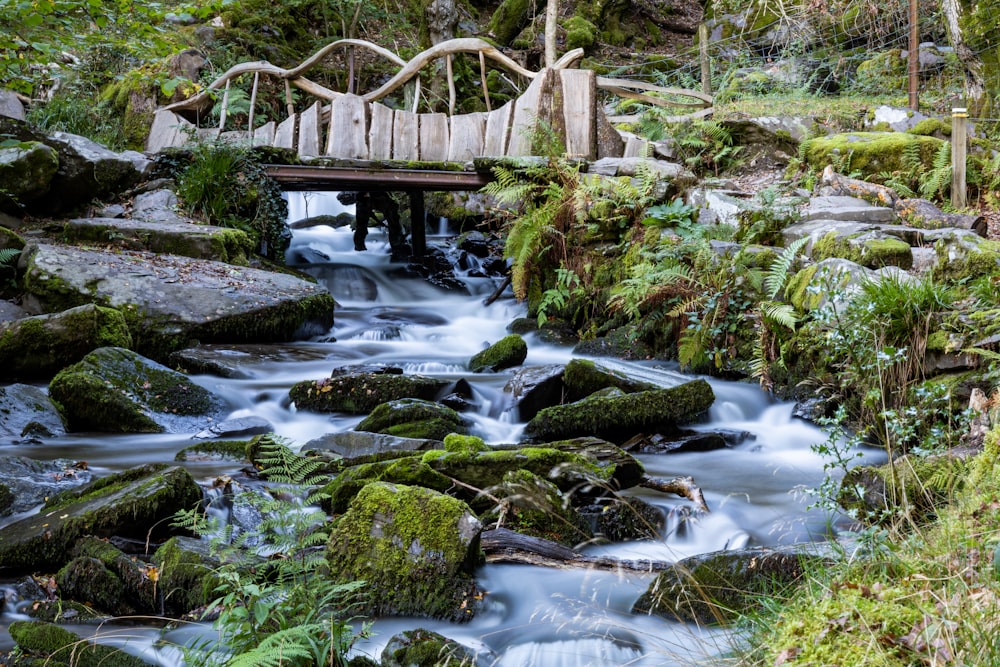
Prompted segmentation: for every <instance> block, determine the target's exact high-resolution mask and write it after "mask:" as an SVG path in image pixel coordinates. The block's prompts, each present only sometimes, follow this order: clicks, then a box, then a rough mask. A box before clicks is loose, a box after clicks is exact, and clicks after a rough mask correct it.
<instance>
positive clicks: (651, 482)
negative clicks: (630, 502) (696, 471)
mask: <svg viewBox="0 0 1000 667" xmlns="http://www.w3.org/2000/svg"><path fill="white" fill-rule="evenodd" d="M639 486H642V487H645V488H647V489H653V490H654V491H660V492H662V493H673V494H674V495H678V496H680V497H682V498H687V499H688V500H690V501H691V502H693V503H694V504H695V505H697V506H698V509H700V510H701V511H702V512H708V511H709V510H708V503H706V502H705V496H704V494H702V492H701V488H700V487H699V486H697V485H696V484H695V483H694V478H693V477H674V478H673V479H661V478H659V477H650V476H649V475H643V476H642V479H641V480H639Z"/></svg>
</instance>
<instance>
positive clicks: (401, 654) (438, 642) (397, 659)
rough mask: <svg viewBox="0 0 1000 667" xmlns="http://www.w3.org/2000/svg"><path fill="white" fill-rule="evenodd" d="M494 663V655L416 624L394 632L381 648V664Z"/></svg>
mask: <svg viewBox="0 0 1000 667" xmlns="http://www.w3.org/2000/svg"><path fill="white" fill-rule="evenodd" d="M480 664H483V665H486V664H495V656H492V655H489V654H487V655H480V654H477V653H476V652H475V651H473V650H472V649H470V648H469V647H467V646H464V645H462V644H459V643H458V642H456V641H455V640H453V639H448V638H447V637H445V636H443V635H440V634H438V633H436V632H432V631H431V630H424V629H423V628H417V629H416V630H405V631H403V632H400V633H399V634H396V635H393V636H392V637H391V638H390V639H389V643H387V644H386V645H385V648H384V649H382V660H381V663H380V665H381V667H460V666H463V665H464V666H465V667H476V666H477V665H480Z"/></svg>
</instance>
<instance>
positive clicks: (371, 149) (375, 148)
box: [368, 102, 394, 160]
mask: <svg viewBox="0 0 1000 667" xmlns="http://www.w3.org/2000/svg"><path fill="white" fill-rule="evenodd" d="M371 113H372V117H371V123H369V125H368V154H369V156H370V158H371V159H372V160H391V159H392V119H393V116H394V114H393V111H392V109H390V108H389V107H387V106H385V105H384V104H379V103H378V102H373V103H372V105H371Z"/></svg>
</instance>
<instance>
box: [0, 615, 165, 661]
mask: <svg viewBox="0 0 1000 667" xmlns="http://www.w3.org/2000/svg"><path fill="white" fill-rule="evenodd" d="M8 629H9V631H10V636H11V638H12V639H13V640H14V642H15V643H16V644H17V646H18V648H19V649H21V651H22V652H23V653H24V654H25V655H27V656H34V657H38V658H42V659H45V660H46V663H45V664H54V665H62V664H66V665H73V666H74V667H144V666H146V665H149V664H150V663H148V662H146V661H144V660H142V659H140V658H137V657H135V656H133V655H129V654H128V653H125V652H124V651H121V650H120V649H116V648H112V647H110V646H103V645H99V644H92V643H91V642H90V641H89V640H87V639H82V638H81V637H79V636H78V635H75V634H73V633H72V632H70V631H69V630H64V629H63V628H61V627H59V626H58V625H55V624H54V623H45V622H43V621H14V622H13V623H11V624H10V627H9V628H8ZM18 664H20V663H18Z"/></svg>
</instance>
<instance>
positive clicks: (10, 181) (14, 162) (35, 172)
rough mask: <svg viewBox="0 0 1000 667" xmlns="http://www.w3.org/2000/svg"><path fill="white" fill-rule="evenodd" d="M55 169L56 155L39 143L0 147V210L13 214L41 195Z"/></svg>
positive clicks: (57, 163)
mask: <svg viewBox="0 0 1000 667" xmlns="http://www.w3.org/2000/svg"><path fill="white" fill-rule="evenodd" d="M58 169H59V156H58V155H57V154H56V152H55V151H54V150H53V149H51V148H49V147H48V146H46V145H45V144H42V143H40V142H37V141H27V142H22V143H21V144H20V145H18V146H14V147H10V148H0V211H2V210H6V211H8V212H11V213H13V212H16V211H17V210H18V209H19V208H20V206H22V205H24V204H29V203H31V202H33V201H35V200H37V199H39V198H41V197H43V196H44V195H45V194H46V193H47V192H48V191H49V187H50V185H51V183H52V178H53V177H54V176H55V174H56V171H57V170H58Z"/></svg>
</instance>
